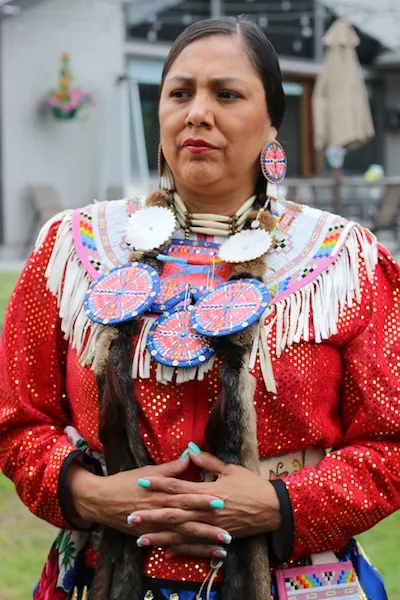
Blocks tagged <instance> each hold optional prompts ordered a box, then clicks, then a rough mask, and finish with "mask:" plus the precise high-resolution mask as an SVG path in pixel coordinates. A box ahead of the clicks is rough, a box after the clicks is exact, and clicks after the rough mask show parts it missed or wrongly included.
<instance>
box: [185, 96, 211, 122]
mask: <svg viewBox="0 0 400 600" xmlns="http://www.w3.org/2000/svg"><path fill="white" fill-rule="evenodd" d="M185 125H186V126H187V127H206V128H208V129H210V128H211V127H213V125H214V113H213V110H212V106H211V102H210V99H209V98H208V97H207V95H206V94H204V93H197V94H196V95H195V96H194V97H193V99H192V100H191V102H190V104H189V106H188V114H187V116H186V119H185Z"/></svg>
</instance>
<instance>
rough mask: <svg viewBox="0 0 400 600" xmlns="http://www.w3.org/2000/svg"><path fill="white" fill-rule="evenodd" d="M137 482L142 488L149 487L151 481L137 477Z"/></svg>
mask: <svg viewBox="0 0 400 600" xmlns="http://www.w3.org/2000/svg"><path fill="white" fill-rule="evenodd" d="M137 484H138V486H139V487H142V488H149V487H150V486H151V481H150V480H149V479H138V480H137Z"/></svg>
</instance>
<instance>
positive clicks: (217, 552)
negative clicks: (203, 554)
mask: <svg viewBox="0 0 400 600" xmlns="http://www.w3.org/2000/svg"><path fill="white" fill-rule="evenodd" d="M213 555H214V556H216V557H217V558H226V557H227V556H228V553H227V551H226V550H215V552H213Z"/></svg>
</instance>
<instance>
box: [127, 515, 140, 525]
mask: <svg viewBox="0 0 400 600" xmlns="http://www.w3.org/2000/svg"><path fill="white" fill-rule="evenodd" d="M126 520H127V521H128V525H135V524H137V523H141V521H142V519H141V517H138V516H137V515H129V517H128V518H127V519H126Z"/></svg>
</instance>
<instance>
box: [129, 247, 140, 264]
mask: <svg viewBox="0 0 400 600" xmlns="http://www.w3.org/2000/svg"><path fill="white" fill-rule="evenodd" d="M143 254H144V252H143V251H142V250H131V252H130V254H129V257H128V262H130V263H133V262H140V261H141V260H142V258H143Z"/></svg>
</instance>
